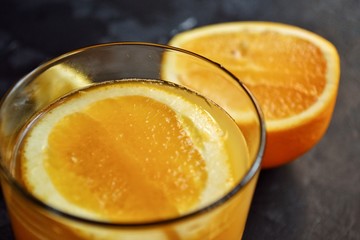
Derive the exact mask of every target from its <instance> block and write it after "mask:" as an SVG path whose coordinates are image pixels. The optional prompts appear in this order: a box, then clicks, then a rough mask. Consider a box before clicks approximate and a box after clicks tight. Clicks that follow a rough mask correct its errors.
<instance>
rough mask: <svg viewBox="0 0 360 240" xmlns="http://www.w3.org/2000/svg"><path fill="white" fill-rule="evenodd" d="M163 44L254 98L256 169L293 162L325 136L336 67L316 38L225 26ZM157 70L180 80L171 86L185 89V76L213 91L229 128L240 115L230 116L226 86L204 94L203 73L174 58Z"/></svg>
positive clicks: (258, 25) (270, 27) (285, 29)
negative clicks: (258, 142)
mask: <svg viewBox="0 0 360 240" xmlns="http://www.w3.org/2000/svg"><path fill="white" fill-rule="evenodd" d="M169 45H172V46H176V47H180V48H183V49H186V50H190V51H192V52H195V53H197V54H200V55H203V56H205V57H207V58H209V59H211V60H213V61H215V62H218V63H220V64H221V65H223V66H224V67H225V68H226V69H228V70H229V71H230V72H232V73H233V74H234V75H235V76H236V77H238V78H239V79H240V81H242V82H243V83H244V84H245V85H246V86H247V87H248V88H249V89H250V91H251V92H252V93H253V94H254V96H255V98H256V99H257V101H258V103H259V105H260V106H261V108H262V111H263V113H264V116H265V123H266V131H267V146H266V149H265V155H264V160H263V167H264V168H269V167H276V166H279V165H282V164H285V163H287V162H290V161H292V160H294V159H296V158H297V157H299V156H301V155H302V154H304V153H305V152H307V151H308V150H309V149H311V148H312V147H313V146H314V145H315V144H316V143H317V142H318V141H319V140H320V139H321V138H322V136H323V135H324V133H325V132H326V129H327V127H328V125H329V122H330V120H331V116H332V113H333V109H334V105H335V101H336V96H337V91H338V84H339V76H340V64H339V56H338V53H337V50H336V49H335V47H334V46H333V45H332V44H331V43H330V42H328V41H327V40H325V39H324V38H322V37H320V36H318V35H316V34H314V33H312V32H309V31H307V30H304V29H301V28H298V27H295V26H289V25H285V24H280V23H270V22H232V23H222V24H215V25H210V26H205V27H200V28H197V29H193V30H190V31H186V32H183V33H180V34H178V35H176V36H174V38H173V39H171V41H170V42H169ZM164 72H165V74H171V73H174V72H177V73H180V72H181V76H182V77H181V78H173V81H174V82H177V83H180V84H183V85H186V86H188V87H190V88H191V84H192V82H191V78H192V76H193V75H194V74H196V75H197V76H199V74H200V75H201V74H202V75H203V82H202V88H204V89H206V90H207V91H208V92H210V94H211V91H219V89H221V91H223V92H224V94H223V95H224V97H223V99H220V100H217V103H218V104H219V105H220V106H222V107H223V108H224V109H226V110H228V111H229V113H230V114H231V115H233V117H234V118H235V120H236V121H237V122H241V121H243V120H242V119H241V114H238V116H237V115H236V114H232V113H231V112H232V111H234V109H233V107H231V105H235V104H238V103H239V101H238V100H236V96H232V94H231V89H230V88H231V86H227V85H223V86H222V85H221V84H217V86H216V87H214V88H211V81H210V80H209V73H206V72H199V71H198V69H196V68H195V67H193V66H188V65H187V66H185V65H183V64H182V63H181V61H180V60H176V59H172V60H171V62H169V64H167V66H166V69H165V70H164ZM198 82H199V81H197V83H198ZM229 103H230V104H229Z"/></svg>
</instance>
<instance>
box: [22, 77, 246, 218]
mask: <svg viewBox="0 0 360 240" xmlns="http://www.w3.org/2000/svg"><path fill="white" fill-rule="evenodd" d="M174 89H175V88H174ZM38 118H39V120H38V121H35V122H34V123H33V126H31V127H32V129H31V130H30V132H29V133H27V137H26V138H25V141H24V145H23V148H22V149H23V150H22V151H23V154H22V159H21V163H22V178H23V179H24V182H25V185H26V186H27V187H28V188H29V189H30V191H31V192H33V193H34V195H35V196H37V197H39V198H40V199H42V200H44V201H45V202H47V203H48V204H50V205H52V206H55V207H57V208H59V209H62V210H64V211H66V212H70V213H73V214H76V215H79V216H85V217H90V218H95V219H102V220H110V221H130V222H132V221H135V222H137V221H140V222H141V221H149V220H156V219H164V218H168V217H175V216H178V215H181V214H184V213H186V212H189V211H192V210H194V209H196V208H198V207H200V206H204V205H205V204H208V203H209V202H211V201H213V200H215V199H217V198H219V197H220V196H222V195H223V194H225V193H226V192H227V191H228V190H229V189H230V188H231V187H232V186H233V185H234V184H235V182H234V181H235V180H234V178H235V177H234V176H235V175H236V178H237V177H238V175H239V173H236V174H235V175H234V174H233V170H232V169H231V168H232V165H231V163H230V159H229V156H230V154H229V152H228V149H227V146H226V144H225V141H226V138H227V135H228V134H227V133H226V132H224V131H223V130H222V129H221V127H220V126H219V125H218V123H217V122H216V121H215V120H214V118H213V117H212V116H211V115H209V113H208V112H206V111H204V109H203V108H201V107H199V106H198V105H196V104H195V103H193V102H190V101H189V100H188V99H186V98H184V97H183V96H182V95H179V94H176V92H171V91H170V92H168V90H167V89H166V88H164V86H162V85H160V84H152V86H151V88H149V86H147V85H144V83H142V82H138V81H130V82H128V83H121V84H120V82H119V83H118V84H117V83H114V84H110V85H102V84H100V85H96V86H92V87H90V88H88V89H85V90H81V91H79V92H76V93H74V94H72V95H70V96H69V97H67V98H65V99H61V100H60V101H58V102H56V103H55V104H53V105H52V106H50V108H49V109H48V110H46V111H45V112H44V113H43V114H42V115H40V116H39V117H38ZM234 125H235V124H234ZM234 128H235V129H236V126H234ZM238 140H240V141H241V139H238ZM39 146H41V147H39ZM244 147H245V145H244ZM241 150H244V151H243V153H242V154H245V156H246V154H247V153H246V149H241ZM39 159H40V160H39ZM245 170H246V168H245V167H244V168H243V171H244V172H245ZM237 171H238V170H237ZM241 174H244V173H241ZM40 183H41V184H40Z"/></svg>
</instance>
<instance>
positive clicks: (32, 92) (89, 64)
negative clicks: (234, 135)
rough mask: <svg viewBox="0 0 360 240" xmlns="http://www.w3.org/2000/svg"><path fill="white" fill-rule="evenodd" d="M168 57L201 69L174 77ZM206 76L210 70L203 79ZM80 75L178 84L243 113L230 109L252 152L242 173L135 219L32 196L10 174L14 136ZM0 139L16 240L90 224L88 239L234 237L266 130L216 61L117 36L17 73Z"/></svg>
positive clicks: (243, 91)
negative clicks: (166, 213) (111, 217)
mask: <svg viewBox="0 0 360 240" xmlns="http://www.w3.org/2000/svg"><path fill="white" fill-rule="evenodd" d="M174 59H175V60H176V62H177V63H180V64H183V65H181V66H185V69H186V66H189V67H196V69H197V71H199V72H200V73H201V74H194V75H191V76H190V77H191V79H188V80H187V81H184V82H182V81H181V79H180V80H179V79H177V77H179V76H180V75H181V74H182V71H181V67H179V68H178V69H177V68H173V69H172V68H171V67H169V66H171V64H175V63H174V61H175V60H174ZM169 64H170V65H169ZM164 69H165V70H164ZM176 69H177V70H176ZM199 72H198V73H199ZM74 73H75V74H74ZM200 75H201V76H202V77H199V76H200ZM79 76H80V77H79ZM204 76H208V79H206V80H205V81H204ZM69 78H80V79H73V80H74V82H79V84H74V85H73V86H70V87H69V86H68V87H61V88H60V87H57V86H60V85H61V86H63V85H64V84H62V83H63V82H64V81H69V82H71V81H72V80H69ZM82 79H86V80H87V81H88V84H96V83H99V82H104V81H109V80H122V79H155V80H161V81H170V82H176V83H177V84H179V85H182V86H183V87H186V88H189V89H191V90H192V91H194V92H196V93H198V94H200V95H203V96H204V97H205V98H207V99H210V100H211V101H214V102H215V103H218V104H219V105H220V107H223V108H224V109H225V110H226V111H227V112H228V113H229V115H230V116H232V117H234V118H235V119H241V118H242V115H241V114H240V115H239V116H234V115H236V114H239V113H242V112H243V118H244V119H245V120H244V121H237V125H238V126H239V128H240V129H241V131H242V133H243V135H244V138H245V141H246V149H247V150H248V154H249V156H250V162H249V164H248V165H247V167H246V169H243V171H244V174H243V176H241V177H239V179H236V184H235V186H234V187H233V188H232V189H230V190H229V191H228V192H226V193H225V194H224V195H223V196H221V197H219V198H218V199H216V200H215V201H213V202H211V203H209V204H207V205H206V206H203V207H201V208H199V209H196V210H194V211H191V212H189V213H186V214H184V215H180V216H177V217H172V218H169V219H163V220H156V221H148V222H141V223H134V222H106V221H99V220H94V219H87V218H84V217H81V216H77V215H74V214H71V213H67V212H63V211H61V210H60V209H57V208H55V207H53V206H50V205H49V204H47V203H46V202H43V201H41V200H40V199H38V198H36V197H35V196H34V195H33V194H31V193H30V192H29V191H28V190H27V189H26V188H25V187H24V186H23V185H22V183H21V181H19V180H18V179H16V174H15V172H16V171H15V170H14V166H15V161H16V160H15V157H14V156H15V155H16V144H17V142H18V139H19V136H20V135H21V133H22V130H23V128H24V126H25V125H26V123H27V121H28V120H29V119H30V118H31V117H32V116H34V115H35V114H36V113H37V112H39V111H41V110H42V109H43V108H45V107H46V106H48V105H49V104H50V103H51V102H53V101H55V100H56V98H58V97H61V96H63V95H65V94H67V93H68V92H70V91H75V90H78V89H79V88H82V87H84V86H83V84H80V82H81V80H82ZM39 82H41V84H39ZM224 83H225V84H227V85H229V86H231V87H230V88H229V89H228V90H227V91H223V90H221V86H222V84H224ZM44 86H45V89H44ZM210 86H215V88H216V87H219V90H218V91H213V90H212V91H211V92H209V91H208V87H210ZM46 87H47V88H46ZM40 88H41V89H40ZM39 91H40V94H39ZM228 95H232V96H236V101H233V102H231V103H230V104H229V103H228V104H224V103H223V99H226V98H227V96H228ZM39 96H40V98H39ZM222 105H223V106H222ZM229 106H230V107H229ZM0 140H1V142H0V150H1V164H0V172H1V183H2V190H3V193H4V197H5V201H6V204H7V209H8V213H9V216H10V219H11V224H12V228H13V231H14V235H15V237H16V239H18V240H24V239H26V240H32V239H62V240H63V239H83V236H82V235H81V234H78V232H77V231H75V230H74V229H92V230H93V231H96V232H97V233H100V235H97V237H93V238H98V237H99V236H103V237H99V238H100V239H107V237H108V238H109V239H125V240H126V239H148V240H152V239H156V240H158V239H201V240H204V239H209V240H210V239H211V240H215V239H227V240H232V239H241V237H242V234H243V231H244V228H245V224H246V219H247V215H248V211H249V207H250V204H251V199H252V196H253V192H254V189H255V185H256V182H257V178H258V175H259V171H260V166H261V158H262V154H263V151H264V145H265V129H264V122H263V118H262V115H261V112H260V109H259V106H258V105H257V103H256V101H255V100H254V98H253V96H252V94H251V93H250V92H249V90H248V89H247V88H246V87H245V86H244V85H243V84H242V83H241V81H239V80H238V79H237V78H236V77H235V76H234V75H233V74H231V73H230V72H229V71H227V70H226V69H224V68H223V67H222V66H221V65H219V64H217V63H215V62H213V61H211V60H209V59H207V58H204V57H202V56H199V55H197V54H195V53H192V52H189V51H186V50H182V49H178V48H174V47H171V46H165V45H158V44H151V43H140V42H123V43H109V44H100V45H95V46H89V47H85V48H82V49H79V50H76V51H72V52H69V53H66V54H64V55H62V56H60V57H57V58H55V59H53V60H50V61H48V62H46V63H44V64H42V65H41V66H39V67H38V68H36V69H35V70H33V71H32V72H30V73H29V74H28V75H26V76H25V77H23V78H22V79H20V81H18V82H17V83H16V84H15V85H14V86H13V88H12V89H11V90H10V91H8V93H7V94H6V95H5V96H4V98H3V99H2V102H1V105H0ZM234 144H237V143H234ZM233 161H234V162H235V165H234V166H240V165H241V164H237V163H236V161H241V159H234V160H233ZM108 233H111V234H108ZM109 236H111V237H109ZM93 238H92V239H93Z"/></svg>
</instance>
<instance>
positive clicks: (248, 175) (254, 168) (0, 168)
mask: <svg viewBox="0 0 360 240" xmlns="http://www.w3.org/2000/svg"><path fill="white" fill-rule="evenodd" d="M111 46H146V47H151V48H159V49H163V50H170V51H174V52H181V53H183V54H185V55H189V56H192V57H194V58H198V59H200V60H202V61H206V62H208V63H210V64H211V65H213V66H215V67H217V68H219V69H220V70H222V71H223V72H224V73H226V74H227V75H229V76H230V77H231V78H232V79H233V80H235V81H236V82H237V83H238V84H239V85H240V87H241V88H242V89H243V90H244V91H245V93H246V94H247V95H248V96H249V98H250V100H251V102H252V104H253V105H254V108H255V110H256V115H257V118H258V120H259V128H260V129H259V130H260V137H259V140H260V143H259V146H258V149H257V152H256V157H255V160H254V161H253V162H252V164H251V165H250V167H249V169H248V170H247V171H246V172H245V174H244V176H243V177H242V178H241V179H240V181H239V182H238V183H237V184H236V185H235V186H234V187H233V188H231V190H230V191H228V192H227V193H226V194H225V195H224V196H222V197H220V198H218V199H217V200H215V201H213V202H211V203H209V204H206V205H205V206H203V207H201V208H199V209H196V210H194V211H191V212H188V213H185V214H183V215H180V216H175V217H170V218H167V219H161V220H150V221H144V222H129V223H126V222H107V221H102V220H94V219H89V218H86V217H81V216H76V215H73V214H71V213H68V212H64V211H62V210H60V209H58V208H56V207H52V206H50V205H49V204H47V203H45V202H43V201H42V200H40V199H38V198H37V197H35V196H34V195H33V194H31V193H30V192H29V191H27V190H26V189H25V188H24V187H22V186H21V185H20V184H19V183H18V181H17V180H16V179H15V178H14V177H13V176H12V174H11V173H10V171H9V170H8V169H7V167H5V166H4V165H3V161H2V158H1V156H0V172H2V175H3V177H4V178H5V180H6V181H7V182H8V183H9V185H10V186H11V187H14V188H15V190H16V191H17V192H18V193H19V194H20V195H21V197H23V198H25V200H27V201H30V202H31V203H32V204H34V205H35V206H36V207H39V208H41V209H43V210H45V211H49V212H50V213H51V214H53V215H55V216H58V217H61V218H66V219H68V220H71V221H75V222H80V223H85V224H90V225H98V226H106V227H117V228H121V227H126V228H138V227H151V226H158V225H166V224H171V223H175V222H180V221H183V220H186V219H191V218H193V217H196V216H199V215H202V214H204V213H206V212H209V211H211V210H213V209H215V208H217V207H220V206H222V205H223V204H225V203H226V202H227V201H228V200H229V199H231V198H232V197H233V196H234V195H236V194H237V193H238V192H240V190H242V189H243V188H244V187H245V186H246V185H247V184H248V183H249V182H250V180H251V179H253V178H254V177H255V175H256V173H257V172H258V171H259V170H260V168H261V162H262V157H263V154H264V150H265V141H266V140H265V139H266V131H265V121H264V117H263V114H262V111H261V108H260V106H259V104H258V103H257V101H256V99H255V97H254V96H253V94H252V93H251V91H250V90H249V89H248V88H247V87H246V86H245V85H244V84H243V83H242V82H241V81H240V80H239V79H238V78H237V77H236V76H235V75H234V74H232V73H231V72H230V71H228V70H227V69H226V68H224V67H223V66H222V65H221V64H219V63H217V62H215V61H213V60H211V59H209V58H206V57H204V56H202V55H199V54H197V53H194V52H191V51H188V50H185V49H182V48H178V47H174V46H170V45H165V44H157V43H149V42H110V43H101V44H94V45H89V46H86V47H82V48H78V49H75V50H72V51H69V52H67V53H64V54H61V55H59V56H58V57H55V58H52V59H50V60H48V61H46V62H44V63H42V64H40V65H39V66H37V67H36V68H35V69H34V70H32V71H31V72H30V73H28V74H26V75H25V76H23V77H22V78H20V80H19V81H18V82H17V83H15V85H13V86H12V87H11V88H10V89H9V90H8V91H7V92H6V93H5V94H4V96H3V97H2V99H1V101H0V109H1V108H2V106H3V103H4V100H5V99H7V97H8V96H10V95H11V94H12V92H13V91H15V90H16V89H17V86H18V85H21V83H22V82H24V81H26V79H28V78H29V77H31V76H33V75H37V74H39V73H41V72H42V71H44V70H45V69H48V68H49V67H50V66H53V65H54V64H56V63H57V62H60V61H61V60H64V59H66V58H68V57H71V56H73V55H77V54H79V53H82V52H85V51H87V50H91V49H96V48H102V47H111ZM0 180H1V176H0Z"/></svg>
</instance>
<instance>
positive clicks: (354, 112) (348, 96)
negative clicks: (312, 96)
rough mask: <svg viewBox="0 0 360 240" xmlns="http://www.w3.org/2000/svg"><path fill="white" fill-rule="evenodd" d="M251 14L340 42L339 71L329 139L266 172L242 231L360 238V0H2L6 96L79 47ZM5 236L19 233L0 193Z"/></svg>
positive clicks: (1, 80)
mask: <svg viewBox="0 0 360 240" xmlns="http://www.w3.org/2000/svg"><path fill="white" fill-rule="evenodd" d="M246 20H253V21H259V20H260V21H275V22H282V23H288V24H292V25H297V26H299V27H302V28H305V29H308V30H310V31H313V32H315V33H317V34H319V35H322V36H323V37H325V38H327V39H328V40H330V41H331V42H332V43H333V44H334V45H335V46H336V47H337V49H338V51H339V54H340V58H341V70H342V72H341V81H340V89H339V95H338V100H337V105H336V108H335V112H334V116H333V120H332V122H331V125H330V127H329V129H328V131H327V134H326V135H325V137H324V138H323V139H322V141H321V142H320V143H319V144H318V145H317V146H316V147H315V148H314V149H313V150H311V151H310V152H308V153H307V154H305V155H304V156H302V157H301V158H299V159H298V160H297V161H295V162H293V163H291V164H288V165H286V166H283V167H280V168H277V169H273V170H266V171H263V172H262V173H261V175H260V179H259V182H258V186H257V189H256V192H255V196H254V200H253V204H252V207H251V211H250V215H249V220H248V224H247V227H246V231H245V235H244V239H251V240H257V239H295V240H296V239H328V240H332V239H350V240H355V239H357V240H358V239H360V157H359V156H360V148H359V145H360V144H359V143H360V141H359V139H360V97H359V91H360V80H359V78H360V77H359V76H360V67H359V65H360V1H359V0H342V1H341V0H327V1H325V0H324V1H320V0H306V1H288V0H273V1H271V0H263V1H262V0H252V1H251V0H248V1H242V0H219V1H216V0H177V1H171V0H154V1H147V0H143V1H139V0H128V1H125V0H124V1H114V0H102V1H101V0H98V1H96V0H67V1H65V0H64V1H60V0H59V1H57V0H27V1H19V0H12V1H3V0H2V1H1V2H0V90H1V91H0V95H3V94H4V92H5V91H6V90H7V89H8V88H9V87H10V86H11V85H12V84H13V83H14V82H15V81H17V80H18V79H19V78H20V77H21V76H23V75H24V74H26V73H27V72H29V71H30V70H32V69H33V68H35V67H36V66H37V65H39V64H40V63H42V62H44V61H46V60H48V59H50V58H52V57H55V56H57V55H59V54H62V53H64V52H66V51H70V50H73V49H76V48H79V47H84V46H87V45H90V44H96V43H103V42H114V41H149V42H155V43H167V41H168V40H169V39H170V38H171V36H173V35H174V34H175V33H177V32H180V31H183V30H186V29H189V28H193V27H198V26H202V25H207V24H212V23H218V22H227V21H246ZM0 239H1V240H10V239H13V238H12V234H11V230H10V224H9V220H8V217H7V213H6V210H5V205H4V202H3V200H2V196H1V195H0Z"/></svg>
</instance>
